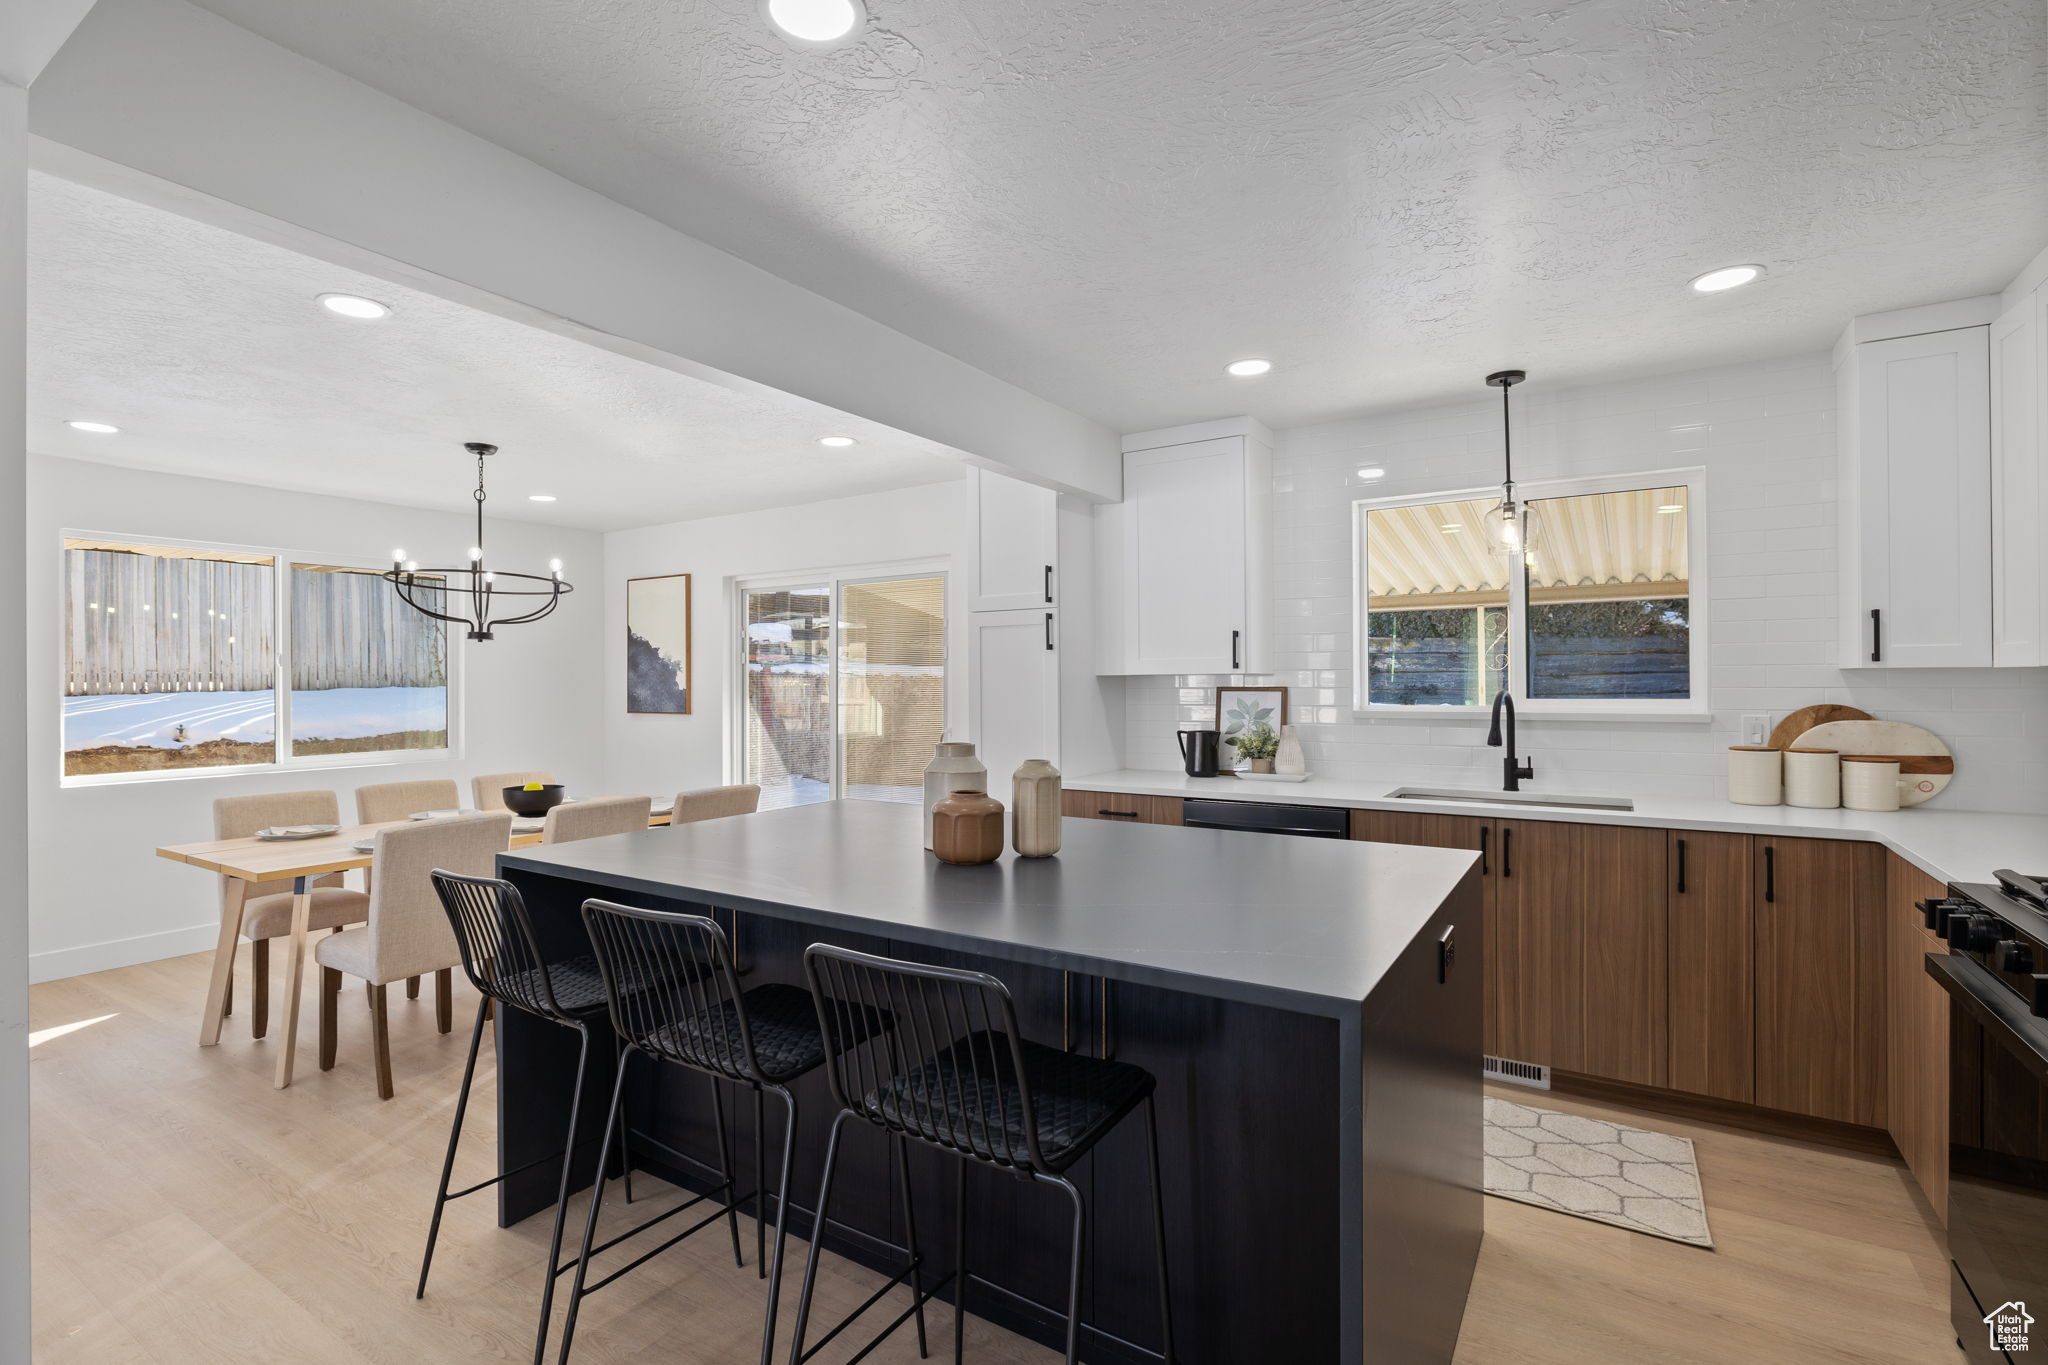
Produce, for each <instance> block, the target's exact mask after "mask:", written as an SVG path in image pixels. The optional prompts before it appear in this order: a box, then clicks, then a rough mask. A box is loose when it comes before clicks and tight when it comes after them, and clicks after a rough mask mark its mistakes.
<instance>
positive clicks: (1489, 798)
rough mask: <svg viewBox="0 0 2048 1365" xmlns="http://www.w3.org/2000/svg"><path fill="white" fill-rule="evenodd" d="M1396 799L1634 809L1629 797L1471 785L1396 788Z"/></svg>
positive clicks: (1393, 794)
mask: <svg viewBox="0 0 2048 1365" xmlns="http://www.w3.org/2000/svg"><path fill="white" fill-rule="evenodd" d="M1387 797H1388V799H1389V800H1394V801H1472V802H1475V803H1479V804H1483V805H1489V806H1494V805H1502V806H1552V807H1556V808H1557V809H1560V810H1634V809H1635V808H1636V803H1635V802H1633V801H1631V800H1629V799H1628V798H1627V797H1626V796H1544V795H1542V794H1541V793H1538V792H1489V791H1475V790H1473V789H1472V788H1470V787H1396V788H1394V790H1392V791H1390V792H1388V793H1387Z"/></svg>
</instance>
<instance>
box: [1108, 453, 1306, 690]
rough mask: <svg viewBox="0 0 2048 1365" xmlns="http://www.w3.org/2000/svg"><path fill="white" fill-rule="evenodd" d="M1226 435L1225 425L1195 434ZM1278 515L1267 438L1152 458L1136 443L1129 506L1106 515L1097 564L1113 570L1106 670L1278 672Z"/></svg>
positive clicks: (1127, 487) (1127, 477)
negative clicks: (1274, 663) (1274, 534)
mask: <svg viewBox="0 0 2048 1365" xmlns="http://www.w3.org/2000/svg"><path fill="white" fill-rule="evenodd" d="M1217 425H1228V424H1209V426H1208V427H1206V428H1196V429H1193V430H1207V429H1214V427H1215V426H1217ZM1133 439H1138V440H1142V438H1133ZM1271 504H1272V456H1271V447H1270V445H1269V443H1268V441H1267V440H1266V439H1265V438H1264V433H1263V430H1262V429H1254V428H1251V427H1250V426H1249V425H1248V424H1247V425H1246V426H1245V427H1244V429H1243V430H1241V431H1239V432H1236V433H1232V434H1224V435H1216V436H1210V437H1207V438H1206V439H1195V440H1181V441H1177V442H1173V443H1167V442H1164V441H1161V442H1160V443H1159V444H1156V445H1151V446H1149V447H1147V448H1143V449H1133V448H1132V439H1127V440H1126V443H1125V451H1124V497H1123V501H1122V502H1120V503H1116V504H1114V505H1111V506H1108V507H1104V508H1101V509H1098V520H1097V530H1098V533H1099V536H1100V539H1099V541H1098V544H1097V547H1096V548H1097V552H1098V554H1099V555H1100V556H1102V557H1103V558H1104V559H1105V560H1106V561H1110V562H1111V563H1112V564H1113V571H1109V572H1103V573H1102V574H1101V581H1102V584H1103V589H1104V591H1103V597H1102V600H1101V602H1100V603H1099V607H1098V613H1099V614H1098V626H1099V631H1100V638H1099V642H1098V646H1097V660H1098V662H1097V668H1098V670H1099V671H1100V672H1103V673H1125V674H1155V675H1156V674H1185V673H1259V672H1264V671H1266V670H1267V669H1269V668H1270V667H1271V665H1270V663H1269V662H1268V656H1269V642H1268V639H1267V620H1268V614H1269V612H1270V610H1271V593H1272V576H1271V567H1270V562H1271V557H1272V552H1271V531H1270V527H1271ZM1104 567H1109V565H1105V566H1104Z"/></svg>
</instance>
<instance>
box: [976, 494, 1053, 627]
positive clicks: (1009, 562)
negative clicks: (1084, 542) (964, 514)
mask: <svg viewBox="0 0 2048 1365" xmlns="http://www.w3.org/2000/svg"><path fill="white" fill-rule="evenodd" d="M968 479H969V480H970V481H971V487H972V492H973V500H972V507H971V511H970V515H971V516H972V517H973V522H974V524H973V527H972V534H973V537H974V541H973V548H972V551H971V554H970V557H969V559H968V564H969V567H970V569H971V571H972V575H971V577H970V579H969V581H968V585H967V592H968V610H970V611H1017V610H1022V609H1024V608H1026V607H1049V606H1052V605H1053V603H1054V601H1055V600H1056V598H1057V597H1058V595H1059V572H1058V568H1057V566H1058V564H1059V494H1057V493H1055V492H1053V491H1052V490H1051V489H1050V488H1040V487H1039V486H1038V485H1037V484H1033V483H1025V482H1024V481H1023V480H1022V479H1012V478H1009V477H1008V476H1006V475H1003V474H992V473H990V472H989V471H988V470H985V469H971V470H969V471H968Z"/></svg>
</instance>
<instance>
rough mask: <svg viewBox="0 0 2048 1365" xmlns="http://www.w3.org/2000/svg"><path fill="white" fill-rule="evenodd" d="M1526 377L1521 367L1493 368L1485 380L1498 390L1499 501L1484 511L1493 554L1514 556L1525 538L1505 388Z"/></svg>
mask: <svg viewBox="0 0 2048 1365" xmlns="http://www.w3.org/2000/svg"><path fill="white" fill-rule="evenodd" d="M1528 377H1529V376H1528V375H1527V374H1526V373H1524V372H1523V371H1521V370H1496V371H1495V372H1494V373H1492V374H1490V375H1488V376H1486V382H1487V384H1488V385H1490V386H1491V387H1493V388H1496V389H1499V390H1500V456H1501V484H1500V501H1499V502H1497V503H1495V504H1494V505H1493V510H1492V511H1490V512H1488V513H1487V514H1486V527H1485V530H1486V548H1487V549H1488V550H1490V551H1492V552H1493V553H1494V554H1497V555H1502V556H1517V555H1520V554H1522V553H1524V551H1523V544H1524V541H1525V539H1526V536H1525V535H1524V532H1525V530H1526V529H1527V528H1526V526H1525V522H1526V520H1527V517H1528V513H1527V511H1526V509H1525V508H1524V507H1523V506H1522V504H1521V503H1520V502H1519V501H1517V500H1516V498H1515V442H1514V431H1513V429H1512V427H1511V426H1510V424H1509V422H1508V390H1509V389H1511V388H1513V387H1514V386H1515V385H1517V384H1519V383H1521V382H1522V381H1523V380H1524V379H1527V378H1528Z"/></svg>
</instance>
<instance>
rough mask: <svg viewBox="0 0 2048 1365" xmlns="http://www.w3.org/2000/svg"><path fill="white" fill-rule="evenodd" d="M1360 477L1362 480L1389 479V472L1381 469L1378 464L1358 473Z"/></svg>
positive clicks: (1368, 466) (1370, 465)
mask: <svg viewBox="0 0 2048 1365" xmlns="http://www.w3.org/2000/svg"><path fill="white" fill-rule="evenodd" d="M1358 477H1359V478H1361V479H1384V478H1385V477H1387V471H1386V470H1384V469H1381V468H1380V467H1379V466H1378V465H1376V464H1369V465H1367V466H1366V467H1365V468H1363V469H1361V470H1359V471H1358Z"/></svg>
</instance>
